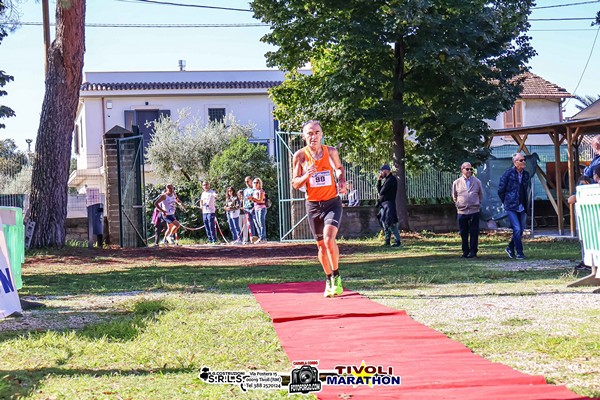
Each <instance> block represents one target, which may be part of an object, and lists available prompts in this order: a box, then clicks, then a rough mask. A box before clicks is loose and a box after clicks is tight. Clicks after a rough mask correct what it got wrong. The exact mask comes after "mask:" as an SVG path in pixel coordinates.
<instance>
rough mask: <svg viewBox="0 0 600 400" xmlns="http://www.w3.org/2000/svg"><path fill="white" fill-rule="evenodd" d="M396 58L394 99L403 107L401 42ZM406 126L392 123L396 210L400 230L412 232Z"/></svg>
mask: <svg viewBox="0 0 600 400" xmlns="http://www.w3.org/2000/svg"><path fill="white" fill-rule="evenodd" d="M394 58H395V62H396V67H395V69H394V82H395V85H394V94H393V98H394V100H395V101H396V102H398V103H399V104H400V105H401V106H402V105H403V103H404V91H403V89H402V84H403V81H404V46H403V43H401V42H396V43H395V45H394ZM405 128H406V125H405V123H404V120H402V119H395V120H394V121H393V122H392V133H393V148H394V167H395V168H396V175H397V178H398V192H397V195H396V210H397V214H398V225H399V228H400V230H403V231H408V230H410V225H409V224H408V197H407V195H406V154H405V146H404V130H405Z"/></svg>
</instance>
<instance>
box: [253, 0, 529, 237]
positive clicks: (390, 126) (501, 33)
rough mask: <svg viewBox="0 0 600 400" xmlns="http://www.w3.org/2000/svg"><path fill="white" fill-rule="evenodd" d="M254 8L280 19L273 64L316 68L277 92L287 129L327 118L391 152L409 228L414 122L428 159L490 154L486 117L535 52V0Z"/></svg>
mask: <svg viewBox="0 0 600 400" xmlns="http://www.w3.org/2000/svg"><path fill="white" fill-rule="evenodd" d="M251 4H252V8H253V10H254V13H255V16H256V17H257V18H259V19H261V20H262V21H264V22H266V23H269V24H270V25H271V32H270V33H269V34H267V35H265V36H264V37H263V39H262V40H263V41H265V42H268V43H271V44H274V45H276V46H278V47H279V49H278V50H277V51H274V52H270V53H267V60H268V64H269V65H270V66H278V67H281V68H283V69H285V70H287V71H295V70H297V69H298V68H300V67H303V66H304V65H306V64H307V63H309V62H310V63H311V66H312V68H313V75H312V76H306V75H300V74H296V73H291V74H290V77H289V78H288V79H287V80H286V82H285V84H284V85H283V86H282V87H280V88H277V89H275V90H274V91H273V92H272V95H273V97H274V100H275V102H276V104H277V106H278V110H277V111H276V115H277V116H278V117H282V118H283V120H282V122H284V124H283V126H284V127H285V126H286V125H285V123H287V124H288V125H287V126H288V127H292V129H298V128H299V119H300V118H306V117H309V118H311V119H313V118H318V119H319V120H321V121H322V122H323V124H324V128H325V132H326V133H328V132H329V133H331V134H332V136H333V139H334V140H335V141H340V142H347V143H348V144H349V146H350V147H354V148H357V147H360V146H364V147H369V146H377V147H382V148H388V149H389V148H391V149H393V162H394V165H395V167H396V171H397V175H398V179H399V184H398V190H399V194H400V196H399V198H398V203H399V204H398V205H399V207H398V209H399V219H400V225H401V228H402V229H408V228H409V226H408V215H407V212H406V204H407V198H406V177H405V173H406V162H407V155H406V145H405V137H406V135H407V133H408V129H407V126H408V127H410V129H414V139H415V141H414V146H413V147H411V148H412V151H413V152H414V154H413V156H414V157H415V159H418V161H419V162H424V163H427V164H430V165H434V166H439V167H445V168H454V167H455V166H456V165H459V164H460V162H462V161H465V160H469V161H472V162H476V161H478V160H482V159H484V158H485V157H486V156H487V151H486V149H485V146H484V143H485V140H486V139H487V138H489V136H490V135H491V130H490V129H489V127H488V126H487V124H485V122H483V120H484V119H488V118H495V117H496V115H498V113H500V112H502V111H504V110H507V109H509V108H510V107H511V106H512V104H513V102H514V100H515V99H516V97H517V96H518V94H519V92H520V90H521V87H520V83H521V81H520V80H519V79H516V77H517V76H518V74H520V73H521V72H523V71H524V65H525V63H526V62H527V60H528V59H529V58H530V57H532V56H533V55H534V54H535V52H534V50H533V49H532V47H531V46H530V45H529V37H527V36H526V35H524V32H526V30H527V29H528V27H529V24H528V22H527V16H528V15H529V12H530V7H531V6H532V4H533V1H532V0H473V1H464V0H370V1H364V0H344V1H329V2H323V1H317V0H308V1H307V0H254V1H253V2H252V3H251ZM292 115H297V116H298V117H292ZM365 127H369V128H368V129H365ZM411 133H412V132H411ZM382 144H383V146H382Z"/></svg>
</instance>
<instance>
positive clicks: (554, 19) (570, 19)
mask: <svg viewBox="0 0 600 400" xmlns="http://www.w3.org/2000/svg"><path fill="white" fill-rule="evenodd" d="M595 20H596V18H589V17H584V18H529V20H528V21H595Z"/></svg>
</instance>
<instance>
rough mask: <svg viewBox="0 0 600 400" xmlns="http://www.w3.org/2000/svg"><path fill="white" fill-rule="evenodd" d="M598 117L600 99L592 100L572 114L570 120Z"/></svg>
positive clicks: (599, 114)
mask: <svg viewBox="0 0 600 400" xmlns="http://www.w3.org/2000/svg"><path fill="white" fill-rule="evenodd" d="M598 117H600V99H598V100H596V101H594V102H593V103H592V104H590V105H589V106H587V107H586V108H584V109H583V110H581V111H579V112H578V113H577V114H575V115H573V116H572V117H571V118H570V120H581V119H588V118H598Z"/></svg>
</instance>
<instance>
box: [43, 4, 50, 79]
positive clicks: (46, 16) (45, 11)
mask: <svg viewBox="0 0 600 400" xmlns="http://www.w3.org/2000/svg"><path fill="white" fill-rule="evenodd" d="M42 25H43V29H44V72H45V74H46V75H48V51H49V49H50V11H49V7H48V0H42Z"/></svg>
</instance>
